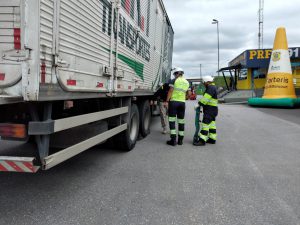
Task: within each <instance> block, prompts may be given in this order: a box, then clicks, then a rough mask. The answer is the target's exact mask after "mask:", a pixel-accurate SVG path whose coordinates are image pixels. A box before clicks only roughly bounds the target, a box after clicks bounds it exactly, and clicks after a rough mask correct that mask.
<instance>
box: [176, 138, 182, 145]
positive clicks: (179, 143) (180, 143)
mask: <svg viewBox="0 0 300 225" xmlns="http://www.w3.org/2000/svg"><path fill="white" fill-rule="evenodd" d="M177 144H178V145H183V137H178V142H177Z"/></svg>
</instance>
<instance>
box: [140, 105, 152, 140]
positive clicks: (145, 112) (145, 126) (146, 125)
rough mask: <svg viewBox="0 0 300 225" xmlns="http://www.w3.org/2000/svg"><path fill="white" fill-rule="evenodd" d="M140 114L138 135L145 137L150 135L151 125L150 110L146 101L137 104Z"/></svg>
mask: <svg viewBox="0 0 300 225" xmlns="http://www.w3.org/2000/svg"><path fill="white" fill-rule="evenodd" d="M139 113H140V134H141V136H142V137H146V136H147V135H148V134H150V124H151V109H150V103H149V101H148V100H146V101H142V102H141V103H140V104H139Z"/></svg>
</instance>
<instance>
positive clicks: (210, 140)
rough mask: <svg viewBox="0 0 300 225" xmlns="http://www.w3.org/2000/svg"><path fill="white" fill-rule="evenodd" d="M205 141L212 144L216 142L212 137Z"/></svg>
mask: <svg viewBox="0 0 300 225" xmlns="http://www.w3.org/2000/svg"><path fill="white" fill-rule="evenodd" d="M206 143H208V144H213V145H214V144H216V141H215V140H213V139H211V138H209V139H208V140H207V142H206Z"/></svg>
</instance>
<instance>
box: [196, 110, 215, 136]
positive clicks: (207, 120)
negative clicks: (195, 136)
mask: <svg viewBox="0 0 300 225" xmlns="http://www.w3.org/2000/svg"><path fill="white" fill-rule="evenodd" d="M203 112H204V114H203V120H202V129H201V132H200V134H199V136H200V138H201V139H202V141H204V142H206V141H207V140H208V139H212V140H213V141H216V140H217V126H216V117H217V115H218V108H217V107H215V106H204V107H203Z"/></svg>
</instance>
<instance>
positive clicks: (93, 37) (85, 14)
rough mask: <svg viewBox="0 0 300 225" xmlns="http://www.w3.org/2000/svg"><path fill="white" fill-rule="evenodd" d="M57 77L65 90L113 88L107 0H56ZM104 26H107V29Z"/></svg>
mask: <svg viewBox="0 0 300 225" xmlns="http://www.w3.org/2000/svg"><path fill="white" fill-rule="evenodd" d="M59 4H60V5H59V6H58V7H59V16H58V18H59V20H58V35H57V43H58V44H57V49H56V51H57V52H56V55H57V59H56V65H57V77H58V81H59V83H60V85H61V86H62V87H63V89H65V90H66V91H83V92H109V91H110V90H111V88H112V83H111V81H112V79H111V75H112V71H111V69H110V68H111V60H112V59H111V56H110V54H111V53H110V52H109V51H107V49H110V48H111V36H110V29H111V21H110V20H109V19H108V20H106V21H105V20H104V19H103V18H111V11H112V4H111V3H110V2H109V1H103V0H101V1H69V0H60V1H59ZM103 30H107V32H106V33H104V32H103Z"/></svg>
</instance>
